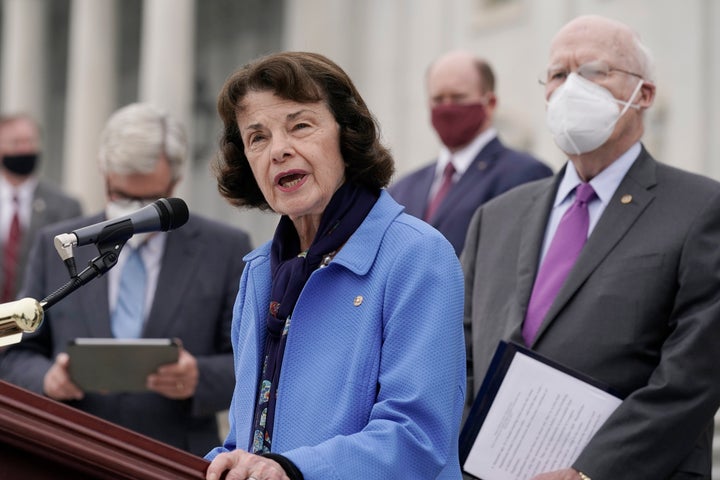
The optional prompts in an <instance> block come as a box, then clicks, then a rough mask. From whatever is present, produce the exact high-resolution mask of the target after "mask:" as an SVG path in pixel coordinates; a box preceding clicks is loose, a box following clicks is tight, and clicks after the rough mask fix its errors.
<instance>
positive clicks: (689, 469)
mask: <svg viewBox="0 0 720 480" xmlns="http://www.w3.org/2000/svg"><path fill="white" fill-rule="evenodd" d="M650 64H651V61H650V56H649V52H648V51H647V49H646V48H645V47H644V46H643V45H642V43H641V42H640V40H639V38H638V36H637V35H636V34H635V33H634V32H633V31H632V30H631V29H630V28H628V27H627V26H626V25H624V24H622V23H619V22H616V21H613V20H610V19H607V18H603V17H598V16H582V17H579V18H576V19H574V20H572V21H571V22H569V23H568V24H567V25H565V26H564V27H563V28H562V29H561V30H560V31H559V32H558V33H557V34H556V36H555V37H554V39H553V41H552V45H551V49H550V61H549V67H548V70H547V75H546V76H543V78H542V79H541V82H542V83H544V85H545V98H546V101H547V123H548V127H549V129H550V131H551V133H552V135H553V137H554V139H555V142H556V143H557V145H558V146H559V147H560V148H561V149H562V150H563V151H564V152H565V153H566V154H567V157H568V159H569V160H568V162H567V164H566V165H565V167H564V168H563V169H562V170H561V171H560V172H559V173H558V174H557V175H556V176H555V177H554V178H551V179H547V180H540V181H538V182H534V183H531V184H528V185H525V186H521V187H518V188H517V189H515V190H513V191H511V192H509V193H507V194H505V195H504V196H501V197H499V198H498V199H496V200H495V201H493V202H491V203H488V204H486V205H485V206H483V207H481V208H480V209H479V210H478V212H477V213H476V214H475V216H474V217H473V220H472V223H471V226H470V229H469V232H468V237H467V241H466V247H465V251H464V253H463V256H462V263H463V268H464V272H465V300H466V303H465V326H466V342H467V343H468V355H469V356H470V357H471V363H472V365H473V367H474V368H473V370H474V371H473V372H472V373H470V375H471V377H472V380H473V381H474V388H473V389H471V390H470V391H469V392H468V393H469V394H470V395H474V394H477V391H478V388H479V387H480V383H481V381H482V379H483V377H484V375H485V372H486V370H487V368H488V365H489V362H490V360H491V358H492V355H493V352H494V351H495V348H496V346H497V344H498V341H499V340H511V341H515V342H518V343H524V344H525V345H526V346H528V347H529V348H531V349H532V350H534V351H536V352H538V353H540V354H542V355H544V356H546V357H548V358H550V359H552V360H554V361H556V362H559V363H560V364H563V365H565V366H567V367H570V368H572V369H574V370H576V371H579V372H581V373H583V374H585V375H588V376H590V377H593V378H594V379H596V380H598V381H600V382H602V383H603V384H606V385H609V386H610V387H612V388H613V389H614V390H615V391H616V392H618V393H620V395H621V396H622V398H623V401H622V403H621V404H620V406H619V407H618V408H617V409H616V410H615V411H614V413H613V414H612V415H611V416H610V417H609V419H608V420H607V421H606V422H605V423H604V424H603V425H602V426H601V427H600V429H599V430H598V431H597V433H596V434H595V435H594V436H593V437H592V438H591V439H590V441H589V443H588V445H587V446H586V447H585V448H583V449H582V451H581V452H580V454H579V457H578V458H577V459H576V460H575V461H574V462H571V464H568V465H564V466H563V467H565V468H563V469H561V470H559V471H552V472H538V475H537V476H536V477H534V478H535V480H580V479H584V480H587V479H593V480H606V479H607V480H610V479H611V480H623V479H628V480H630V479H633V480H636V479H668V478H671V479H686V478H710V467H711V443H712V429H713V415H714V414H715V412H716V411H717V409H718V406H719V405H720V382H718V381H717V375H716V373H715V372H716V371H717V365H719V364H720V350H718V348H717V345H718V344H719V342H720V294H719V293H718V292H720V274H719V273H718V272H720V248H718V245H720V184H718V183H717V182H715V181H713V180H710V179H708V178H704V177H701V176H699V175H694V174H691V173H688V172H684V171H682V170H679V169H676V168H673V167H670V166H667V165H665V164H662V163H660V162H658V161H656V160H655V159H654V158H653V157H652V156H651V154H650V153H649V152H648V151H647V150H646V149H645V147H644V146H643V144H642V143H641V138H642V134H643V129H644V121H643V115H644V112H645V110H646V109H647V108H649V107H650V106H651V105H652V103H653V100H654V97H655V85H654V84H653V82H652V76H651V68H650Z"/></svg>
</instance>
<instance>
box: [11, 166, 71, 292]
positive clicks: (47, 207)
mask: <svg viewBox="0 0 720 480" xmlns="http://www.w3.org/2000/svg"><path fill="white" fill-rule="evenodd" d="M80 215H82V211H81V208H80V203H79V202H78V201H77V200H75V199H74V198H72V197H70V196H68V195H67V194H65V193H63V192H62V191H61V190H60V189H59V188H57V187H56V186H55V185H53V184H51V183H47V182H45V181H42V180H40V181H39V182H38V184H37V188H36V189H35V194H34V195H33V202H32V215H31V216H30V226H29V227H28V229H27V230H26V231H24V232H22V240H21V242H22V243H21V245H20V260H19V268H18V271H17V279H16V283H15V286H16V288H15V293H16V294H17V292H18V291H19V290H20V287H21V286H22V284H23V278H24V275H25V266H26V265H27V261H28V255H29V254H30V247H31V246H32V243H33V240H34V238H35V235H37V233H38V232H39V231H40V229H41V228H42V227H45V226H47V225H50V224H52V223H57V222H60V221H62V220H67V219H69V218H74V217H79V216H80ZM0 258H3V245H2V243H0ZM3 275H4V273H3V271H2V269H0V285H2V284H3V282H4V278H3Z"/></svg>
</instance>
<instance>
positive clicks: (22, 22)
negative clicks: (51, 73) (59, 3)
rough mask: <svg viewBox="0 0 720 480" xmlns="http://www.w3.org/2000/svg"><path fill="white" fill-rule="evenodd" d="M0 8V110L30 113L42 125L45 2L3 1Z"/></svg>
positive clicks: (45, 29)
mask: <svg viewBox="0 0 720 480" xmlns="http://www.w3.org/2000/svg"><path fill="white" fill-rule="evenodd" d="M2 6H3V15H2V29H1V31H2V42H1V43H2V52H1V54H0V59H1V61H2V80H1V81H0V85H2V91H1V92H0V107H1V108H2V111H3V112H6V113H15V112H26V113H29V114H30V115H32V116H33V117H35V119H37V120H38V121H39V122H40V123H41V124H42V123H43V118H44V113H45V110H44V106H45V88H44V80H45V68H44V67H45V38H46V32H47V27H46V16H47V15H46V12H47V2H45V1H44V0H3V5H2Z"/></svg>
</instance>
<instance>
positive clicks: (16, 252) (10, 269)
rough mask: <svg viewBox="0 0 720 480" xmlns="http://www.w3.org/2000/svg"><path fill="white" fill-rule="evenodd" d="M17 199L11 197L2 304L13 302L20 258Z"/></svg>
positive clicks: (4, 259) (4, 260)
mask: <svg viewBox="0 0 720 480" xmlns="http://www.w3.org/2000/svg"><path fill="white" fill-rule="evenodd" d="M18 210H19V205H18V199H17V197H13V216H12V220H11V221H10V231H9V233H8V237H7V242H6V243H5V251H4V256H3V276H4V278H5V283H4V284H3V289H2V299H0V300H2V302H9V301H11V300H15V277H16V276H17V269H18V260H19V257H20V233H21V232H20V215H19V213H18Z"/></svg>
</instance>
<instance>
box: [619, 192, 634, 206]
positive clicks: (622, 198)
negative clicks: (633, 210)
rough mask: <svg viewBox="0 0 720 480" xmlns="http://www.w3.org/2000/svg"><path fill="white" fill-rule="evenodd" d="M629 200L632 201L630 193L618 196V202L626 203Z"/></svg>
mask: <svg viewBox="0 0 720 480" xmlns="http://www.w3.org/2000/svg"><path fill="white" fill-rule="evenodd" d="M630 202H632V195H630V194H629V193H626V194H625V195H623V196H622V197H621V198H620V203H622V204H623V205H627V204H628V203H630Z"/></svg>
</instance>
